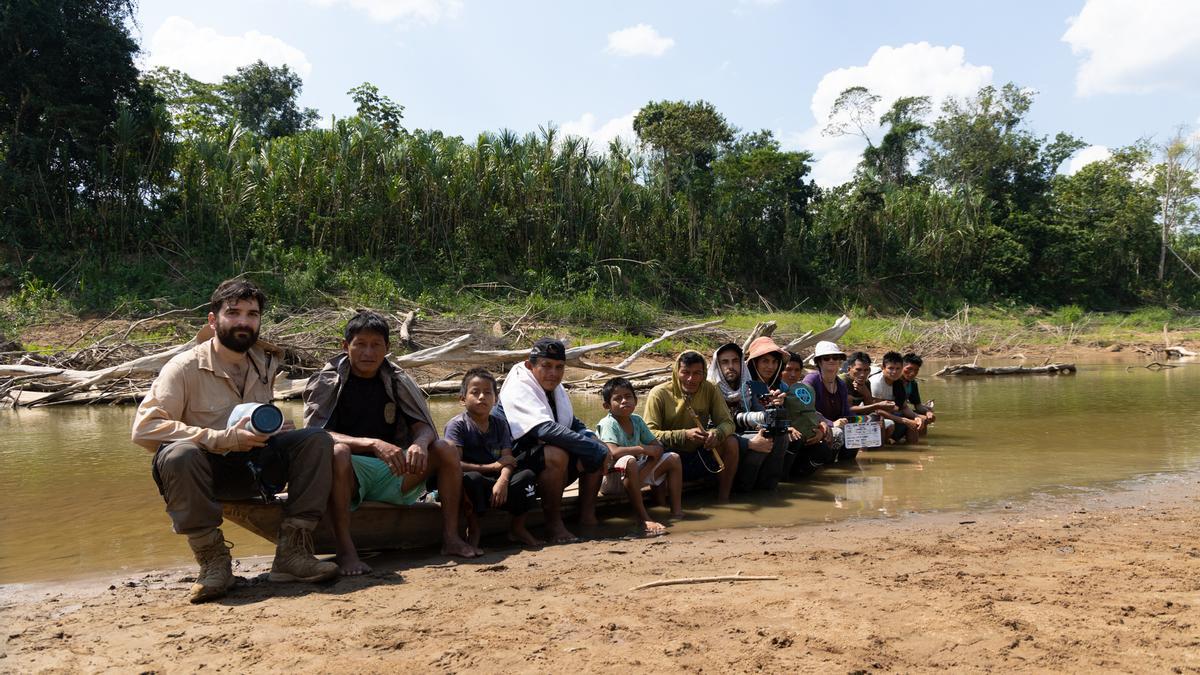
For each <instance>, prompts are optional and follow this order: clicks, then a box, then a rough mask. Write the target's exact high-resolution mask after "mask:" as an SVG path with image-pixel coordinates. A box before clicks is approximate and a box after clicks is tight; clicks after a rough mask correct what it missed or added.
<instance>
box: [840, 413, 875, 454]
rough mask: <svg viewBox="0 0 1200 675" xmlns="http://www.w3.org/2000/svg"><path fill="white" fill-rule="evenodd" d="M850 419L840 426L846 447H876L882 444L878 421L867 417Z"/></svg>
mask: <svg viewBox="0 0 1200 675" xmlns="http://www.w3.org/2000/svg"><path fill="white" fill-rule="evenodd" d="M850 419H851V420H852V421H850V422H848V423H847V424H846V426H844V427H842V433H843V434H845V435H844V437H843V438H844V440H845V445H846V447H847V448H878V447H879V446H881V445H883V435H882V434H881V433H880V431H879V422H876V421H875V420H873V419H871V418H869V417H862V416H858V417H851V418H850Z"/></svg>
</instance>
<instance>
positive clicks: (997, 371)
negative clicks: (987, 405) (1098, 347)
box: [933, 363, 1075, 377]
mask: <svg viewBox="0 0 1200 675" xmlns="http://www.w3.org/2000/svg"><path fill="white" fill-rule="evenodd" d="M1074 373H1075V364H1074V363H1049V364H1046V365H1044V366H1001V367H998V368H985V367H983V366H976V365H972V364H970V363H963V364H959V365H954V366H946V367H945V368H942V369H941V370H939V371H937V372H936V373H934V374H933V376H934V377H950V376H952V375H1058V374H1068V375H1073V374H1074Z"/></svg>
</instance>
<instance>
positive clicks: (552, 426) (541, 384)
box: [493, 338, 608, 544]
mask: <svg viewBox="0 0 1200 675" xmlns="http://www.w3.org/2000/svg"><path fill="white" fill-rule="evenodd" d="M566 366H567V349H566V347H565V346H564V345H563V343H562V342H560V341H558V340H555V339H553V338H542V339H540V340H538V341H537V342H535V343H534V345H533V348H532V349H531V350H530V351H529V359H528V360H526V361H523V362H521V363H518V364H516V365H515V366H513V367H512V369H511V370H509V371H508V377H506V378H504V385H503V386H502V387H500V402H499V403H497V404H496V408H495V410H494V411H493V412H494V413H495V414H497V415H500V416H502V417H504V418H505V419H506V420H508V426H509V429H510V430H511V431H512V437H513V454H514V455H515V456H516V459H517V470H518V471H522V470H524V469H530V470H532V471H533V472H534V473H535V474H537V476H538V496H540V497H541V499H542V512H543V513H544V514H545V519H546V535H547V538H548V540H549V541H550V542H552V543H555V544H562V543H569V542H573V541H577V540H578V538H577V537H576V536H575V535H574V534H572V533H571V531H570V530H568V529H567V527H566V525H564V524H563V520H562V495H563V490H564V489H566V487H567V486H568V485H570V484H571V483H572V482H574V481H575V479H576V478H578V479H579V522H580V524H581V525H584V526H591V525H595V524H596V493H597V492H599V490H600V480H601V479H602V478H603V477H604V468H605V466H606V464H607V462H608V447H607V446H605V445H604V444H603V443H601V442H600V439H598V438H597V437H596V434H595V433H593V432H592V431H591V430H590V429H588V428H587V426H586V425H584V423H583V422H581V421H580V420H579V418H578V417H575V411H574V409H573V408H572V407H571V399H570V398H569V397H568V396H567V390H566V389H564V388H563V386H562V379H563V373H564V372H565V370H566Z"/></svg>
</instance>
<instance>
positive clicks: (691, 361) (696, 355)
mask: <svg viewBox="0 0 1200 675" xmlns="http://www.w3.org/2000/svg"><path fill="white" fill-rule="evenodd" d="M697 363H699V364H700V365H702V366H707V365H708V363H707V362H706V361H705V360H704V357H703V356H701V355H700V352H684V353H682V354H680V355H679V367H680V368H687V367H688V366H694V365H696V364H697Z"/></svg>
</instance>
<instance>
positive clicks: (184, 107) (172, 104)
mask: <svg viewBox="0 0 1200 675" xmlns="http://www.w3.org/2000/svg"><path fill="white" fill-rule="evenodd" d="M142 81H143V82H145V83H146V84H148V85H150V86H151V87H153V88H154V90H155V91H156V92H158V95H159V96H161V97H162V99H163V101H165V103H166V105H167V109H168V110H169V111H170V113H171V119H172V120H173V122H174V125H175V129H176V130H177V131H181V132H183V133H184V134H187V135H189V136H195V135H198V134H204V133H212V132H215V131H216V130H217V129H219V128H220V127H221V125H222V124H224V123H225V122H226V121H228V120H229V119H230V118H231V117H232V115H233V111H232V110H231V108H230V105H229V101H228V100H226V99H225V97H224V96H223V95H222V91H221V86H220V85H218V84H211V83H208V82H201V81H200V80H197V79H195V78H194V77H192V76H190V75H188V74H187V73H184V72H182V71H179V70H175V69H174V68H167V67H165V66H159V67H157V68H154V69H153V70H151V71H150V72H148V73H145V74H144V75H143V76H142Z"/></svg>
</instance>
